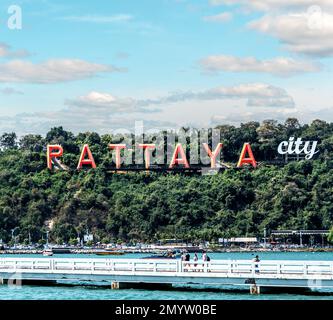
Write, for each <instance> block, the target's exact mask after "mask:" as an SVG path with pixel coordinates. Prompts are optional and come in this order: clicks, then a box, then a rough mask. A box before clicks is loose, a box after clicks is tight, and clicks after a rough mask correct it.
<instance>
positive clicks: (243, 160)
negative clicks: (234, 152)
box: [237, 143, 257, 168]
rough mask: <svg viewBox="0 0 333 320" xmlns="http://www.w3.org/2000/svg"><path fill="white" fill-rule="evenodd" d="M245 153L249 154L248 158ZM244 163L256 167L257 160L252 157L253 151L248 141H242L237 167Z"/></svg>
mask: <svg viewBox="0 0 333 320" xmlns="http://www.w3.org/2000/svg"><path fill="white" fill-rule="evenodd" d="M246 154H248V155H249V158H246ZM246 163H247V164H251V165H252V166H253V167H254V168H256V167H257V162H256V160H255V159H254V156H253V152H252V149H251V146H250V144H249V143H244V146H243V150H242V153H241V156H240V158H239V161H238V164H237V168H240V167H242V166H243V164H246Z"/></svg>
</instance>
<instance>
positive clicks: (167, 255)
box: [141, 250, 182, 259]
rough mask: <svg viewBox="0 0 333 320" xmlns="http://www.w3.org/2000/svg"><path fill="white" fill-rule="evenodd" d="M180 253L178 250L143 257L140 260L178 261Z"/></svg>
mask: <svg viewBox="0 0 333 320" xmlns="http://www.w3.org/2000/svg"><path fill="white" fill-rule="evenodd" d="M181 255H182V252H181V251H179V250H174V251H167V252H164V253H162V254H154V255H152V256H148V257H143V258H141V259H180V258H181Z"/></svg>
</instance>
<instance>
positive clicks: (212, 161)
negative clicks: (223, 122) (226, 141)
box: [203, 143, 223, 168]
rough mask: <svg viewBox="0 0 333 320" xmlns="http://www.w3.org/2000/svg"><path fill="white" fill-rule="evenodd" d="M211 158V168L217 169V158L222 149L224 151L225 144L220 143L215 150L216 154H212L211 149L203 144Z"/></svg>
mask: <svg viewBox="0 0 333 320" xmlns="http://www.w3.org/2000/svg"><path fill="white" fill-rule="evenodd" d="M203 146H204V148H205V150H206V152H207V154H208V156H209V158H210V166H211V167H212V168H215V167H216V158H217V156H218V154H219V153H220V151H221V149H222V146H223V144H222V143H219V144H218V145H217V147H216V149H215V150H214V152H212V150H210V148H209V145H208V144H207V143H204V144H203Z"/></svg>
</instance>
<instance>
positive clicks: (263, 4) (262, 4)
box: [210, 0, 333, 11]
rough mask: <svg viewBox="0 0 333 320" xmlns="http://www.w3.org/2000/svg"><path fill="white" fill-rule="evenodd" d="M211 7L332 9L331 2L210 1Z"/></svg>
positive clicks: (327, 0)
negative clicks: (313, 7)
mask: <svg viewBox="0 0 333 320" xmlns="http://www.w3.org/2000/svg"><path fill="white" fill-rule="evenodd" d="M210 4H211V5H212V6H219V5H241V6H242V7H244V8H246V9H253V10H256V11H271V10H289V9H300V10H304V9H307V8H309V7H311V6H313V5H316V6H320V7H321V8H322V9H332V8H333V3H332V0H316V1H313V0H210Z"/></svg>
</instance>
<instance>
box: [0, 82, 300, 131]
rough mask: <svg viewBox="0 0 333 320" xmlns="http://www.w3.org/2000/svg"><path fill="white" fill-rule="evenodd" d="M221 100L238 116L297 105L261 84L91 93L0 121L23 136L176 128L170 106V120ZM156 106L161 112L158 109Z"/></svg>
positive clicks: (283, 93) (1, 125) (280, 91)
mask: <svg viewBox="0 0 333 320" xmlns="http://www.w3.org/2000/svg"><path fill="white" fill-rule="evenodd" d="M222 100H225V101H226V103H230V100H235V103H236V104H238V105H239V106H237V107H235V108H234V109H235V112H237V111H238V112H239V110H240V109H241V108H243V109H245V110H246V109H247V110H248V111H250V110H259V111H258V113H260V110H267V109H269V108H272V109H271V110H274V111H275V110H276V109H277V110H281V109H284V110H287V109H288V108H290V110H294V101H293V99H292V97H291V96H289V95H288V93H287V92H286V91H285V90H284V89H282V88H278V87H274V86H270V85H268V84H262V83H250V84H240V85H236V86H230V87H225V86H220V87H217V88H212V89H207V90H203V91H198V92H192V91H188V92H178V93H170V94H168V95H166V96H164V97H160V98H154V99H141V100H140V99H134V98H118V97H116V96H114V95H112V94H110V93H103V92H97V91H92V92H90V93H88V94H87V95H84V96H80V97H78V98H76V99H72V100H66V101H65V104H66V107H65V108H62V109H61V110H57V109H56V108H53V110H55V111H51V112H49V111H47V112H35V113H30V114H29V113H25V114H19V115H16V116H13V117H9V116H7V117H0V132H5V131H6V130H7V131H8V130H9V128H11V130H15V131H17V132H18V133H20V134H25V133H45V132H46V131H48V130H49V128H50V127H52V126H60V125H62V126H64V127H65V128H68V129H69V130H73V131H74V132H82V131H91V130H94V131H97V132H100V133H106V132H110V131H111V130H112V129H118V128H121V129H126V128H133V126H134V122H135V120H143V119H144V126H145V127H147V126H148V127H150V128H158V127H160V128H177V127H178V125H176V124H174V123H173V121H174V120H170V122H169V121H167V120H166V117H165V115H164V114H163V112H162V111H166V110H168V112H169V110H170V109H168V108H170V107H171V106H170V105H171V104H175V107H176V109H177V110H176V116H175V118H172V117H171V118H170V119H178V118H177V117H178V116H179V110H178V109H179V108H180V109H181V107H182V106H184V104H185V103H186V102H188V105H189V107H190V108H191V109H190V110H191V111H192V112H195V110H196V109H195V108H196V107H193V105H192V104H195V103H196V104H197V106H198V107H199V108H201V110H198V111H202V109H204V110H205V108H206V104H207V106H209V105H211V104H213V103H214V101H222ZM208 101H211V102H210V103H209V102H208ZM244 102H245V103H244ZM157 106H160V108H159V109H157V108H156V107H157ZM162 107H163V108H162ZM248 107H251V109H249V108H248ZM223 108H224V104H222V103H221V104H220V105H219V106H218V110H220V109H222V110H223ZM255 108H257V109H255ZM265 108H266V109H265ZM227 109H228V108H227ZM231 110H232V109H231ZM248 111H247V112H248ZM274 111H272V112H274ZM250 112H252V111H250ZM267 112H268V111H267ZM187 115H188V114H187ZM187 121H188V118H187Z"/></svg>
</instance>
